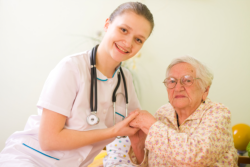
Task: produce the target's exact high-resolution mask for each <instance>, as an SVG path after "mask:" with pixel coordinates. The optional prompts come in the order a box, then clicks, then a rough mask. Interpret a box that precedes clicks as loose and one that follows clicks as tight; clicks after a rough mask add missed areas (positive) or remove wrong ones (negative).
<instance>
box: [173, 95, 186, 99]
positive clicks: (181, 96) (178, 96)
mask: <svg viewBox="0 0 250 167" xmlns="http://www.w3.org/2000/svg"><path fill="white" fill-rule="evenodd" d="M185 97H186V96H184V95H176V96H175V98H185Z"/></svg>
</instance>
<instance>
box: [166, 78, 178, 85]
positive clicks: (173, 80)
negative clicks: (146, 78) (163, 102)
mask: <svg viewBox="0 0 250 167" xmlns="http://www.w3.org/2000/svg"><path fill="white" fill-rule="evenodd" d="M167 82H168V83H169V84H174V83H176V80H175V79H174V78H170V79H168V81H167Z"/></svg>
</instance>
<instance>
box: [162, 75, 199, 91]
mask: <svg viewBox="0 0 250 167" xmlns="http://www.w3.org/2000/svg"><path fill="white" fill-rule="evenodd" d="M177 82H178V79H176V78H173V77H170V78H167V79H166V80H165V81H164V84H165V86H166V87H168V88H170V89H171V88H174V87H175V85H176V84H177ZM180 82H181V84H182V85H185V86H190V85H192V84H193V82H194V78H193V77H192V76H189V75H185V76H183V77H181V79H180Z"/></svg>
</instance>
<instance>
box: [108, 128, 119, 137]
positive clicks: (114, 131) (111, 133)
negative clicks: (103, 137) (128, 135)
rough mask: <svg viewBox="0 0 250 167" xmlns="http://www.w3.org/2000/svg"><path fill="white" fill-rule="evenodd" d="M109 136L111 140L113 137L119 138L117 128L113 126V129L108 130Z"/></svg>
mask: <svg viewBox="0 0 250 167" xmlns="http://www.w3.org/2000/svg"><path fill="white" fill-rule="evenodd" d="M108 134H109V136H110V138H113V137H116V136H117V132H116V129H115V126H112V127H110V128H108Z"/></svg>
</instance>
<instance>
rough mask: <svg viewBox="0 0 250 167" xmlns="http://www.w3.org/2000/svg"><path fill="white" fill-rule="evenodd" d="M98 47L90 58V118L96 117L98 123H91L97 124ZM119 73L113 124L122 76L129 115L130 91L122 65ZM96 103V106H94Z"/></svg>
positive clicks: (114, 122)
mask: <svg viewBox="0 0 250 167" xmlns="http://www.w3.org/2000/svg"><path fill="white" fill-rule="evenodd" d="M97 48H98V45H96V46H95V47H94V48H93V49H92V52H91V58H90V64H91V85H90V109H91V115H90V118H87V121H88V119H94V120H97V121H96V123H93V124H91V123H89V122H88V123H89V124H90V125H96V124H97V123H99V118H98V117H97V73H96V52H97ZM117 73H118V74H117V75H118V82H117V85H116V87H115V89H114V92H113V95H112V102H113V108H114V113H113V115H114V118H113V124H114V125H115V124H116V119H115V115H116V111H115V104H116V92H117V90H118V88H119V86H120V82H121V76H122V80H123V86H124V91H125V99H126V106H125V108H126V113H125V114H126V116H125V117H127V116H128V110H127V106H128V92H127V85H126V79H125V77H124V73H123V70H122V68H121V67H120V68H119V69H118V71H117ZM94 94H95V97H93V95H94ZM94 98H95V104H94V101H93V100H94ZM93 105H95V106H93ZM124 137H126V136H117V138H124Z"/></svg>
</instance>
